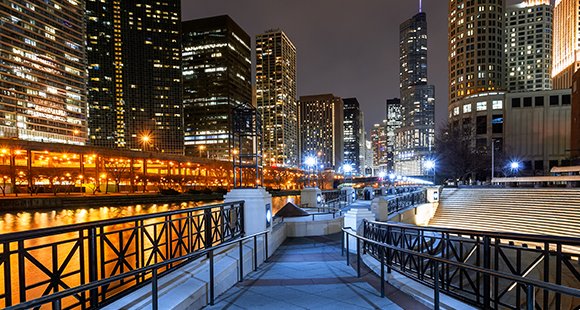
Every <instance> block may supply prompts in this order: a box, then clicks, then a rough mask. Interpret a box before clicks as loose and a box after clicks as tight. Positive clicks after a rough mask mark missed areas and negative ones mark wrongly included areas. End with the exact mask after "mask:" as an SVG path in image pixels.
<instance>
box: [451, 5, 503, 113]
mask: <svg viewBox="0 0 580 310" xmlns="http://www.w3.org/2000/svg"><path fill="white" fill-rule="evenodd" d="M505 2H506V1H504V0H498V1H495V0H481V1H479V0H478V1H475V0H472V1H457V0H449V15H448V16H449V17H448V21H449V26H448V31H449V35H448V38H449V54H448V55H449V64H448V65H449V103H450V104H452V103H454V102H456V101H458V100H460V99H462V98H463V97H466V96H470V95H472V94H474V93H477V92H487V91H493V90H502V89H504V88H505V68H504V60H505V57H504V56H505V55H504V38H505V33H504V29H505V22H504V17H505V7H506V3H505Z"/></svg>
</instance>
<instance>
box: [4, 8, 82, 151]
mask: <svg viewBox="0 0 580 310" xmlns="http://www.w3.org/2000/svg"><path fill="white" fill-rule="evenodd" d="M85 24H86V21H85V2H84V1H76V0H68V1H64V0H63V1H47V2H44V1H34V2H28V1H10V0H8V1H3V2H1V3H0V138H17V139H21V140H29V141H38V142H51V143H66V144H76V145H84V144H85V142H86V137H87V108H86V81H87V80H86V70H85V69H86V57H85V55H86V54H85V43H84V41H85Z"/></svg>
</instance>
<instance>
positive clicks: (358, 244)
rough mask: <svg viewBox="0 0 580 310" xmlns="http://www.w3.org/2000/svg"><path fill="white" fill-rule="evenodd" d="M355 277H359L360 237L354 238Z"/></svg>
mask: <svg viewBox="0 0 580 310" xmlns="http://www.w3.org/2000/svg"><path fill="white" fill-rule="evenodd" d="M356 277H357V278H360V239H359V238H356Z"/></svg>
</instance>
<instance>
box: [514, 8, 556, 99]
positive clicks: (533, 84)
mask: <svg viewBox="0 0 580 310" xmlns="http://www.w3.org/2000/svg"><path fill="white" fill-rule="evenodd" d="M552 14H553V9H552V6H551V5H550V1H548V0H543V1H540V0H529V1H525V2H522V3H519V4H516V5H511V6H508V7H507V12H506V21H505V29H506V30H505V31H506V32H505V33H506V38H505V40H506V49H505V55H506V59H505V66H506V74H505V85H506V89H507V90H508V91H510V92H526V91H539V90H550V89H552V41H553V40H552V39H553V29H552V25H553V22H552Z"/></svg>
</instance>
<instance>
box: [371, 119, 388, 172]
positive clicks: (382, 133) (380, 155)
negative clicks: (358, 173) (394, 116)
mask: <svg viewBox="0 0 580 310" xmlns="http://www.w3.org/2000/svg"><path fill="white" fill-rule="evenodd" d="M386 124H387V121H386V120H384V121H383V124H375V128H373V129H371V137H370V138H371V143H372V146H371V148H372V151H373V170H374V174H375V175H376V174H378V171H385V172H387V169H388V162H389V153H388V152H387V126H386Z"/></svg>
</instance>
